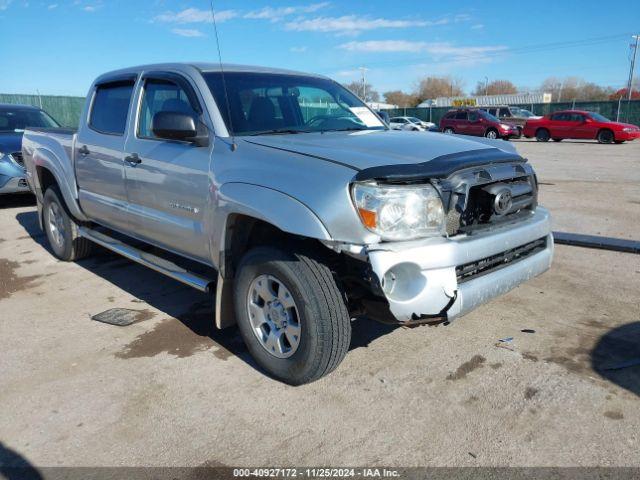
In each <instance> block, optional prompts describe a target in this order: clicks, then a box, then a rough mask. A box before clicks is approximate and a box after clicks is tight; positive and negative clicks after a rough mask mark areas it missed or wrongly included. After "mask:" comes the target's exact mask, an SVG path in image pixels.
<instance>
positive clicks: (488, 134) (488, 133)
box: [484, 128, 498, 140]
mask: <svg viewBox="0 0 640 480" xmlns="http://www.w3.org/2000/svg"><path fill="white" fill-rule="evenodd" d="M484 136H485V137H487V138H492V139H494V140H495V139H496V138H498V131H497V130H494V129H493V128H490V129H489V130H487V131H486V133H485V134H484Z"/></svg>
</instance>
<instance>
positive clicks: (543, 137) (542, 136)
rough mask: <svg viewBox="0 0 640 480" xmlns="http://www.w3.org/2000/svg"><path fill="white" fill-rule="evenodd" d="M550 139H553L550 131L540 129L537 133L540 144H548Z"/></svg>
mask: <svg viewBox="0 0 640 480" xmlns="http://www.w3.org/2000/svg"><path fill="white" fill-rule="evenodd" d="M549 138H551V135H549V130H547V129H546V128H540V129H539V130H538V131H537V132H536V140H537V141H538V142H548V141H549Z"/></svg>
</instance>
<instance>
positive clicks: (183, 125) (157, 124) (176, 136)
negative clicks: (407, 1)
mask: <svg viewBox="0 0 640 480" xmlns="http://www.w3.org/2000/svg"><path fill="white" fill-rule="evenodd" d="M199 130H200V131H199ZM202 130H203V129H202V128H200V129H199V128H198V126H197V125H196V120H195V119H194V118H193V117H192V116H191V115H187V114H185V113H179V112H158V113H156V114H155V115H154V116H153V120H152V121H151V131H152V132H153V134H154V135H155V136H156V137H158V138H164V139H167V140H179V141H183V142H192V143H195V144H196V145H198V146H200V147H204V146H207V145H208V144H209V137H208V135H207V133H206V130H205V131H204V132H202Z"/></svg>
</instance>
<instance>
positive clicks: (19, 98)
mask: <svg viewBox="0 0 640 480" xmlns="http://www.w3.org/2000/svg"><path fill="white" fill-rule="evenodd" d="M0 103H11V104H19V105H33V106H35V107H40V108H42V109H43V110H44V111H45V112H47V113H48V114H49V115H51V116H52V117H53V118H54V119H56V120H57V121H58V123H60V125H62V126H63V127H70V128H77V126H78V122H79V120H80V114H81V113H82V108H83V107H84V97H63V96H57V95H56V96H54V95H18V94H7V93H0Z"/></svg>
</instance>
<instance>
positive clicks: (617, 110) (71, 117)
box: [0, 93, 640, 128]
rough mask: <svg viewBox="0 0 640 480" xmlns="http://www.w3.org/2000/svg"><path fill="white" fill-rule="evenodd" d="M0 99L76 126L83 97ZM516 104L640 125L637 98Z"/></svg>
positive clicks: (426, 114) (435, 111)
mask: <svg viewBox="0 0 640 480" xmlns="http://www.w3.org/2000/svg"><path fill="white" fill-rule="evenodd" d="M0 103H13V104H16V103H19V104H23V105H35V106H37V107H42V109H43V110H45V111H46V112H47V113H49V115H51V116H52V117H53V118H55V119H56V120H57V121H58V122H60V124H62V125H63V126H65V127H73V128H75V127H77V126H78V121H79V119H80V114H81V112H82V108H83V106H84V97H62V96H53V95H42V96H39V95H17V94H5V93H0ZM516 106H518V107H522V108H526V109H527V110H531V111H532V112H533V113H534V114H536V115H547V114H548V113H551V112H555V111H557V110H567V109H572V108H575V109H578V110H589V111H592V112H598V113H600V114H602V115H604V116H605V117H607V118H609V119H611V120H616V119H619V121H621V122H628V123H633V124H636V125H640V100H632V101H631V102H629V103H627V102H626V101H624V100H623V101H622V102H617V101H613V102H610V101H607V102H561V103H533V104H522V105H516ZM450 109H451V107H433V108H396V109H393V110H387V112H389V116H391V117H395V116H400V115H403V116H410V117H418V118H420V119H422V120H426V121H429V122H434V123H438V122H440V119H441V118H442V116H443V115H444V114H445V113H447V112H448V111H449V110H450ZM303 110H304V116H305V119H307V120H308V118H310V117H313V116H314V115H318V114H322V113H326V111H325V110H326V109H323V108H314V107H304V108H303Z"/></svg>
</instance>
